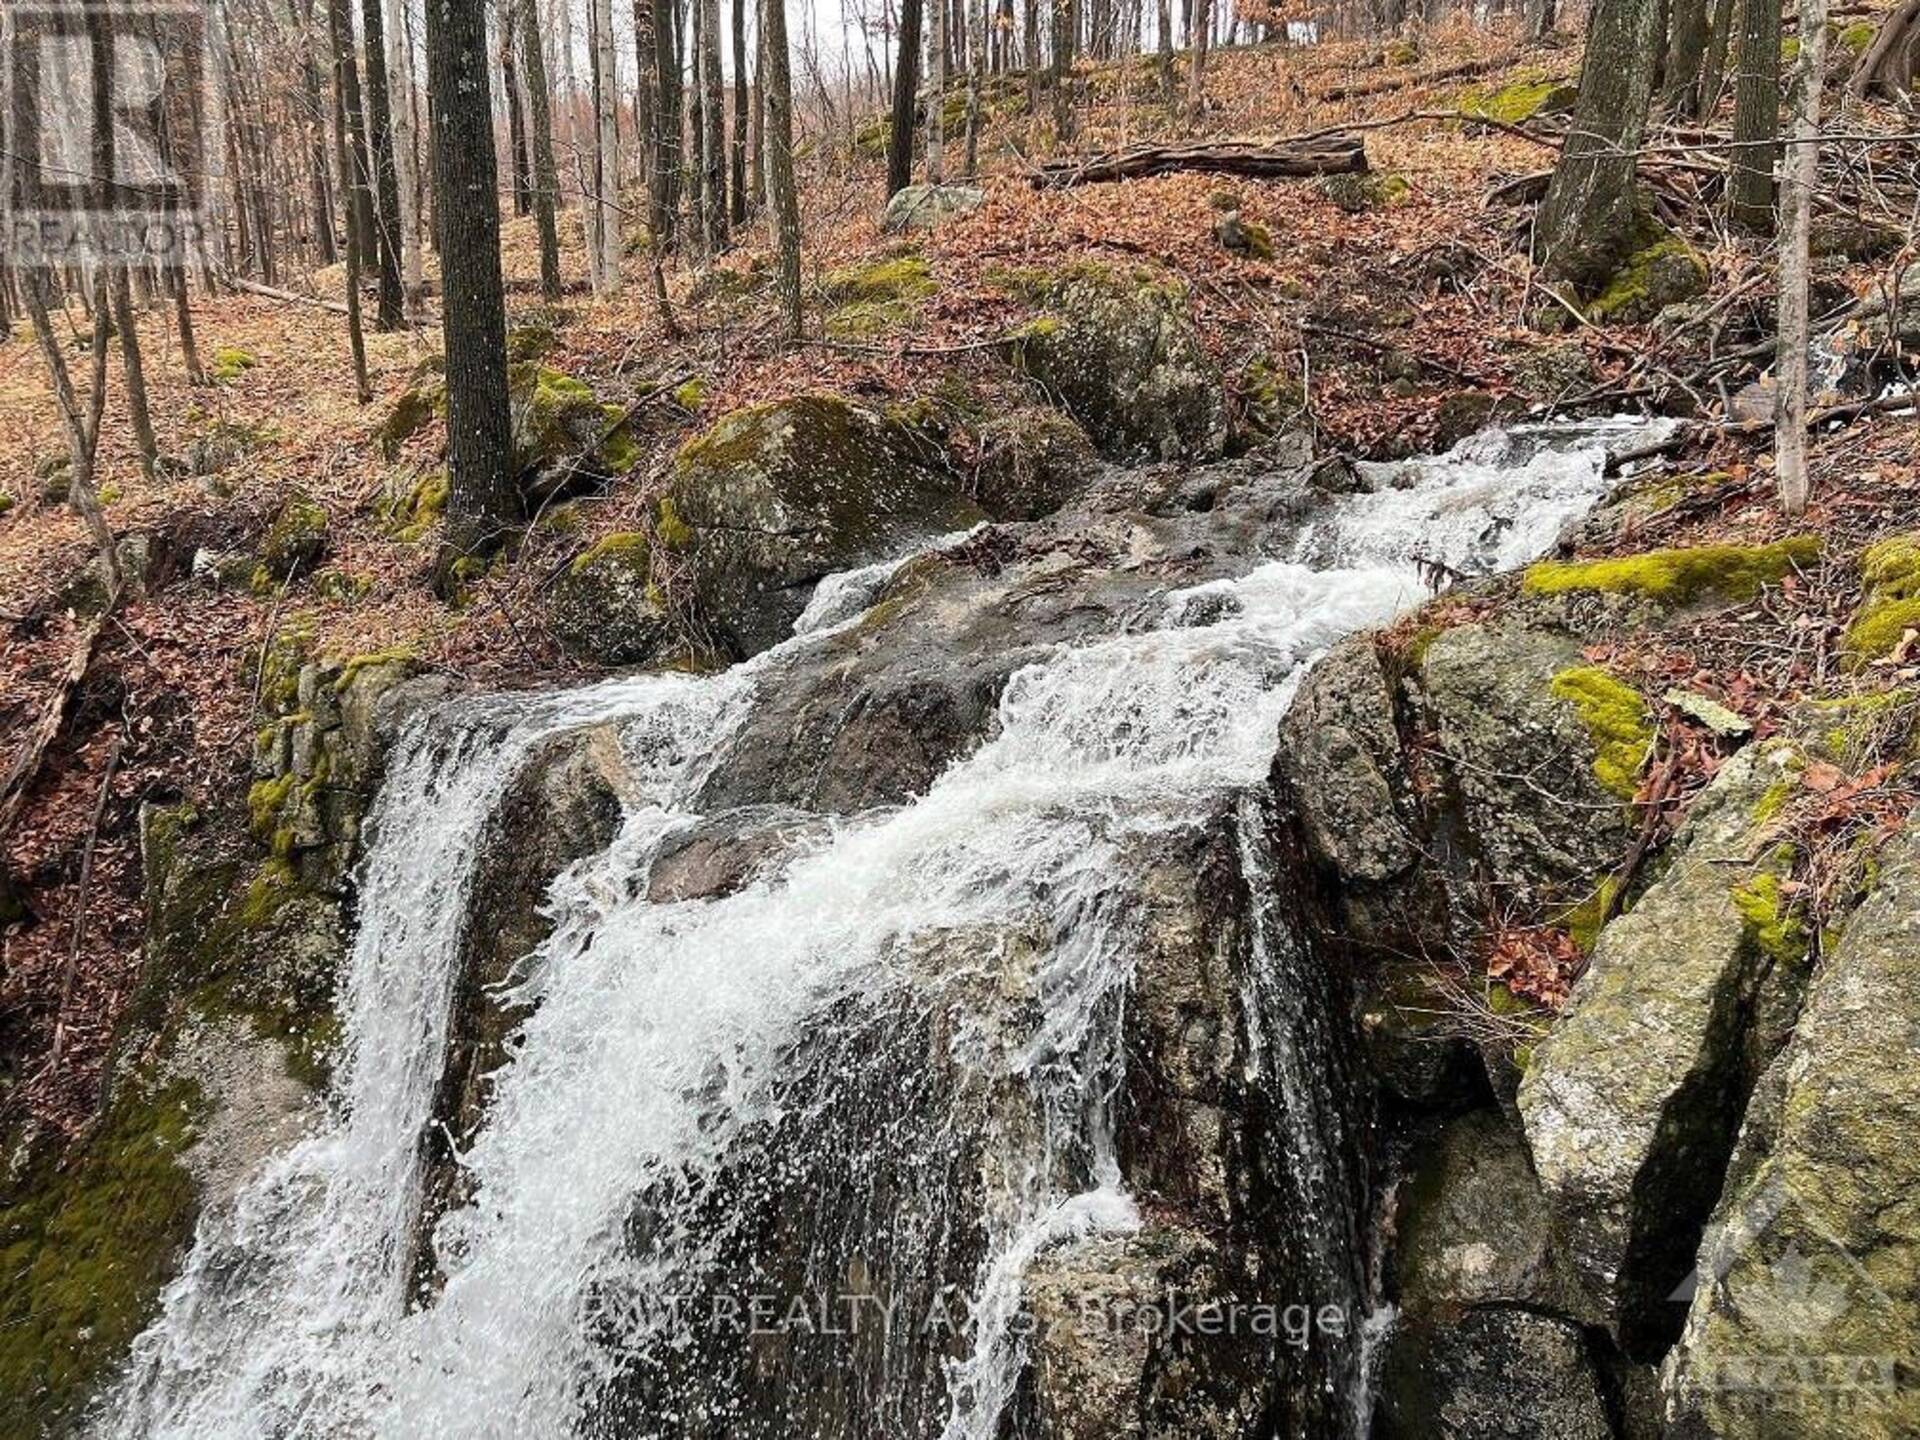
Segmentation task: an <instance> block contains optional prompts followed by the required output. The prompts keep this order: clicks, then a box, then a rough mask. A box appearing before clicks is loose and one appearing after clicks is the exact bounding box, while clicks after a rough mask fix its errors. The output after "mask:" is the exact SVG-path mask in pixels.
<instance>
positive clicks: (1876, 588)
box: [1846, 534, 1920, 664]
mask: <svg viewBox="0 0 1920 1440" xmlns="http://www.w3.org/2000/svg"><path fill="white" fill-rule="evenodd" d="M1860 583H1861V590H1862V592H1863V593H1862V598H1861V601H1860V608H1859V609H1858V610H1856V611H1854V615H1853V620H1852V621H1851V623H1849V624H1848V626H1847V634H1846V649H1847V653H1848V655H1849V656H1850V657H1851V658H1852V659H1853V660H1854V662H1855V663H1860V664H1863V663H1865V662H1867V661H1870V660H1878V659H1880V658H1881V657H1882V656H1885V655H1890V654H1892V653H1893V651H1894V649H1895V648H1896V647H1897V646H1898V645H1899V644H1900V642H1901V640H1902V639H1904V638H1905V636H1906V633H1907V631H1909V630H1920V534H1911V535H1896V536H1894V537H1893V538H1892V539H1890V540H1882V541H1881V542H1880V543H1879V544H1877V545H1871V546H1868V547H1867V550H1866V552H1865V553H1864V554H1862V555H1861V557H1860Z"/></svg>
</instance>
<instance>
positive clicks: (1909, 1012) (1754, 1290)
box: [1663, 833, 1920, 1440]
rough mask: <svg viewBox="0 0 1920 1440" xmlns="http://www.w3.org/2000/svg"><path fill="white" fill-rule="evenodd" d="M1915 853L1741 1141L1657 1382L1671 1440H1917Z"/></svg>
mask: <svg viewBox="0 0 1920 1440" xmlns="http://www.w3.org/2000/svg"><path fill="white" fill-rule="evenodd" d="M1916 1037H1920V841H1916V839H1915V837H1914V836H1913V834H1912V833H1908V834H1906V835H1903V836H1901V837H1899V838H1898V839H1896V840H1895V841H1893V842H1892V844H1891V845H1890V846H1889V848H1888V850H1887V851H1886V853H1885V855H1884V857H1883V863H1882V867H1881V870H1880V876H1879V881H1878V883H1877V885H1876V886H1875V888H1874V890H1873V893H1872V894H1871V895H1869V897H1868V898H1867V899H1866V901H1865V902H1863V904H1862V905H1861V907H1860V909H1859V911H1858V912H1857V913H1856V914H1855V915H1854V917H1853V919H1852V920H1851V921H1850V922H1849V923H1848V925H1847V928H1846V931H1845V934H1844V935H1843V936H1842V938H1841V940H1840V944H1839V947H1838V949H1837V950H1835V951H1834V952H1833V953H1832V954H1831V956H1830V957H1829V958H1828V960H1827V962H1826V964H1825V965H1824V966H1823V967H1822V969H1821V970H1820V971H1819V973H1818V974H1817V975H1815V976H1814V978H1813V981H1812V983H1811V985H1810V987H1809V989H1808V992H1807V998H1806V1007H1805V1011H1804V1013H1803V1015H1802V1016H1801V1018H1800V1023H1799V1026H1798V1028H1797V1029H1796V1031H1795V1033H1794V1037H1793V1040H1792V1043H1791V1044H1790V1045H1789V1046H1788V1047H1787V1049H1786V1050H1785V1051H1784V1052H1783V1053H1782V1054H1781V1055H1780V1057H1779V1059H1778V1060H1776V1061H1775V1062H1774V1064H1773V1066H1772V1067H1771V1068H1770V1070H1769V1071H1768V1074H1767V1078H1766V1080H1765V1082H1764V1083H1763V1086H1762V1092H1763V1093H1762V1094H1761V1095H1760V1096H1758V1097H1756V1100H1755V1103H1754V1106H1753V1109H1752V1111H1751V1112H1750V1113H1749V1115H1748V1117H1747V1123H1746V1127H1745V1129H1744V1130H1743V1131H1742V1133H1741V1137H1740V1148H1739V1151H1738V1152H1737V1153H1736V1155H1735V1157H1734V1161H1733V1169H1732V1173H1731V1175H1730V1177H1729V1180H1728V1185H1727V1190H1726V1194H1725V1196H1724V1197H1723V1198H1722V1200H1721V1203H1720V1207H1719V1209H1718V1210H1717V1211H1716V1213H1715V1215H1714V1217H1713V1222H1712V1224H1711V1226H1710V1227H1709V1228H1708V1231H1707V1234H1706V1238H1705V1240H1704V1241H1703V1242H1702V1244H1701V1247H1700V1254H1699V1264H1698V1268H1697V1269H1696V1270H1695V1272H1694V1275H1693V1277H1692V1280H1693V1290H1692V1301H1691V1305H1690V1307H1689V1309H1688V1312H1687V1320H1686V1329H1685V1331H1684V1333H1683V1335H1682V1337H1681V1340H1680V1344H1679V1347H1678V1348H1677V1349H1676V1351H1675V1352H1674V1354H1673V1356H1672V1358H1671V1359H1670V1360H1669V1362H1668V1365H1667V1369H1666V1372H1665V1375H1664V1376H1663V1389H1664V1390H1665V1393H1666V1395H1667V1400H1668V1407H1669V1408H1668V1417H1669V1422H1670V1424H1671V1425H1672V1427H1673V1428H1672V1430H1671V1431H1670V1432H1669V1433H1671V1434H1674V1435H1677V1436H1682V1437H1704V1436H1713V1437H1734V1436H1738V1437H1742V1440H1747V1437H1754V1440H1789V1437H1791V1440H1803V1437H1816V1436H1817V1437H1838V1436H1861V1437H1870V1440H1892V1437H1894V1436H1906V1435H1913V1434H1916V1433H1920V1339H1917V1337H1920V1202H1917V1201H1916V1196H1920V1160H1917V1158H1916V1150H1915V1147H1914V1144H1913V1137H1914V1136H1915V1135H1916V1134H1920V1067H1916V1066H1915V1064H1914V1046H1915V1043H1916Z"/></svg>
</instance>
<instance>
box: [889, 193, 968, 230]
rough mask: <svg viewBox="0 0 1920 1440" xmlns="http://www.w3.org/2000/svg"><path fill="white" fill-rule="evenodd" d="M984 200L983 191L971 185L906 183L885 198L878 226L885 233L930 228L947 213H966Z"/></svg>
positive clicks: (943, 218)
mask: <svg viewBox="0 0 1920 1440" xmlns="http://www.w3.org/2000/svg"><path fill="white" fill-rule="evenodd" d="M986 203H987V192H986V191H984V190H982V189H980V188H979V187H977V186H974V185H907V186H903V187H902V188H901V189H899V190H896V191H894V192H893V197H892V198H891V199H890V200H888V201H887V208H886V209H885V210H883V211H882V212H881V214H880V228H881V229H882V230H883V231H885V232H886V233H888V234H889V235H892V234H898V233H899V232H901V231H905V230H932V229H934V228H935V227H936V226H938V225H939V224H940V222H941V221H943V220H945V219H946V218H947V217H948V216H949V215H967V214H970V213H972V212H973V211H975V210H978V209H979V208H980V207H981V206H982V205H984V204H986Z"/></svg>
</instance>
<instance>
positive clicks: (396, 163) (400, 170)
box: [385, 0, 426, 306]
mask: <svg viewBox="0 0 1920 1440" xmlns="http://www.w3.org/2000/svg"><path fill="white" fill-rule="evenodd" d="M385 4H386V20H387V23H386V41H387V56H386V59H387V107H388V110H389V112H390V114H389V118H390V120H391V121H392V125H393V176H394V183H395V186H396V188H397V190H398V192H399V206H400V283H401V286H402V288H403V289H404V290H405V291H406V296H407V299H408V301H409V302H410V303H412V304H414V305H416V306H417V305H418V304H419V303H420V300H421V297H422V296H423V295H424V293H425V291H426V259H425V257H424V256H423V255H422V254H421V250H422V248H423V246H422V243H421V233H420V156H419V151H418V149H417V148H416V147H417V145H418V143H419V137H418V135H417V134H416V132H415V129H414V108H413V107H414V89H415V87H414V83H413V47H412V45H411V44H409V43H408V40H407V16H406V9H405V3H404V0H385Z"/></svg>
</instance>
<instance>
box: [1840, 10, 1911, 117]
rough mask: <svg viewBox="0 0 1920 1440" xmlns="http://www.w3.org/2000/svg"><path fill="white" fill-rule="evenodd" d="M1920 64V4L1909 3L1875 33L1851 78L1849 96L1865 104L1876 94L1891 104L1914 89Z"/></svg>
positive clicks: (1887, 19)
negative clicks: (1914, 78)
mask: <svg viewBox="0 0 1920 1440" xmlns="http://www.w3.org/2000/svg"><path fill="white" fill-rule="evenodd" d="M1917 62H1920V0H1905V3H1904V4H1902V5H1901V6H1900V7H1899V8H1898V9H1896V10H1895V11H1894V12H1893V13H1892V14H1891V15H1889V16H1887V18H1886V19H1885V20H1883V21H1882V22H1881V24H1880V28H1879V30H1877V31H1876V32H1874V37H1873V43H1872V44H1870V45H1868V46H1867V48H1866V51H1865V53H1864V54H1862V55H1861V56H1860V60H1859V63H1857V64H1856V65H1855V66H1854V67H1853V73H1852V74H1851V75H1850V76H1848V77H1847V94H1848V95H1850V96H1852V97H1853V98H1854V99H1855V100H1864V99H1866V98H1867V96H1869V95H1871V94H1873V93H1875V92H1876V91H1877V92H1879V93H1880V94H1883V95H1885V96H1886V97H1887V99H1889V100H1897V99H1898V98H1899V97H1900V92H1902V91H1905V90H1910V89H1912V88H1913V77H1914V69H1915V65H1916V63H1917Z"/></svg>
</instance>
